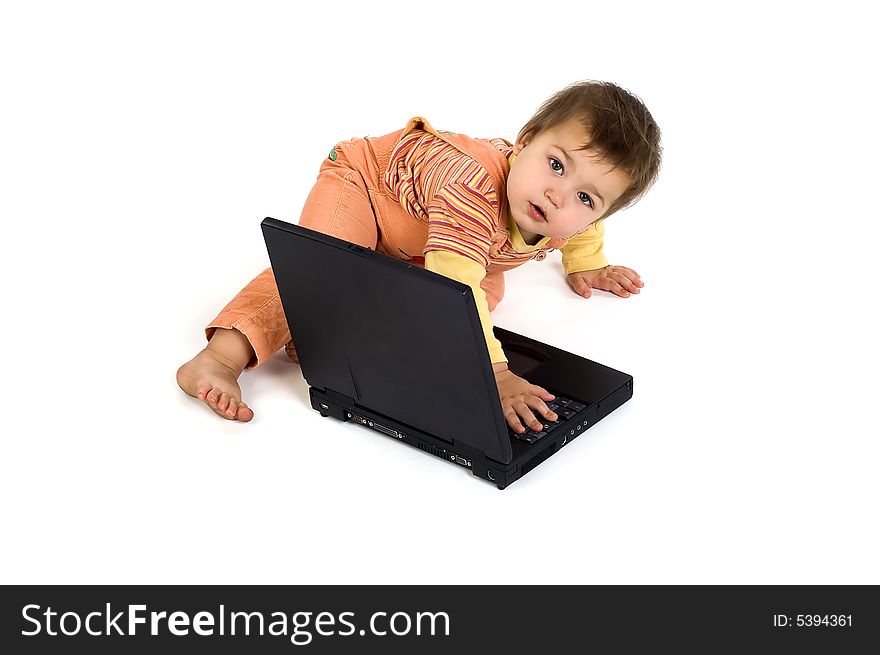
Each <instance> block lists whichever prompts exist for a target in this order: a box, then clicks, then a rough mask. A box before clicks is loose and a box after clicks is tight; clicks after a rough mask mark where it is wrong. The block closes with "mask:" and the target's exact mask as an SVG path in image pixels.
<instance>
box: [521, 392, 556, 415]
mask: <svg viewBox="0 0 880 655" xmlns="http://www.w3.org/2000/svg"><path fill="white" fill-rule="evenodd" d="M526 403H527V404H528V406H529V407H531V408H532V409H536V410H538V413H540V414H541V416H543V417H544V418H546V419H548V420H550V421H555V420H556V419H557V418H559V417H558V416H557V415H556V412H554V411H553V410H552V409H550V408H549V407H547V403H545V402H544V401H543V400H541V399H540V398H538V397H536V396H532V397H530V398H527V399H526Z"/></svg>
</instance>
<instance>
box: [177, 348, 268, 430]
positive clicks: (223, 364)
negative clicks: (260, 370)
mask: <svg viewBox="0 0 880 655" xmlns="http://www.w3.org/2000/svg"><path fill="white" fill-rule="evenodd" d="M239 375H241V369H240V368H238V367H237V366H236V365H235V363H234V362H233V361H232V360H230V359H227V358H226V357H224V356H223V355H221V354H219V353H217V352H215V351H213V350H211V349H209V348H205V349H204V350H203V351H202V352H200V353H199V354H198V355H196V356H195V357H193V358H192V359H191V360H189V361H188V362H187V363H186V364H184V365H183V366H181V367H180V368H179V369H177V384H179V385H180V388H181V389H183V390H184V391H185V392H186V393H188V394H189V395H190V396H193V397H194V398H198V399H199V400H204V401H205V404H206V405H207V406H208V407H210V408H211V409H212V410H213V411H214V412H216V413H217V414H219V415H220V416H222V417H223V418H225V419H229V420H230V421H236V420H238V421H245V422H247V421H250V420H251V419H252V418H253V417H254V412H253V411H252V410H251V408H250V407H248V406H247V404H246V403H243V402H242V401H241V387H239V386H238V376H239Z"/></svg>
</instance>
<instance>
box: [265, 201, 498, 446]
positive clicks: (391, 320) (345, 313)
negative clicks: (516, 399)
mask: <svg viewBox="0 0 880 655" xmlns="http://www.w3.org/2000/svg"><path fill="white" fill-rule="evenodd" d="M262 229H263V237H264V239H265V241H266V248H267V250H268V252H269V259H270V261H271V263H272V270H273V272H274V274H275V280H276V282H277V284H278V291H279V293H280V294H281V302H282V304H283V306H284V313H285V315H286V317H287V322H288V325H289V327H290V333H291V336H292V337H293V342H294V345H295V346H296V352H297V355H298V357H299V360H300V365H301V366H302V372H303V376H304V377H305V379H306V381H307V382H308V383H309V384H310V385H311V386H313V387H317V388H319V389H330V390H332V391H335V392H337V393H341V394H344V395H345V396H348V397H349V398H351V399H352V400H353V401H354V402H355V403H356V404H357V405H360V406H362V407H365V408H368V409H370V410H372V411H373V412H377V413H379V414H384V415H385V416H388V417H389V418H392V419H394V420H395V421H398V422H400V423H403V424H406V425H410V426H412V427H415V428H417V429H419V430H422V431H423V432H426V433H428V434H430V435H431V436H434V437H437V438H440V439H443V440H445V441H448V442H450V443H454V442H456V441H460V442H463V443H466V444H468V445H469V446H472V447H474V448H477V449H479V450H481V451H483V452H484V453H485V454H486V456H487V457H490V458H492V459H494V460H496V461H499V462H505V463H506V462H509V461H510V460H511V458H512V450H511V445H510V437H509V435H508V432H507V427H506V424H505V422H504V417H503V416H502V414H501V403H500V401H499V399H498V390H497V387H496V386H495V382H494V375H493V373H492V365H491V362H490V361H489V354H488V351H487V348H486V340H485V337H484V336H483V331H482V327H481V325H480V320H479V314H478V313H477V308H476V305H475V303H474V300H473V292H472V291H471V289H470V287H468V286H467V285H465V284H462V283H460V282H456V281H455V280H451V279H449V278H446V277H444V276H442V275H438V274H436V273H432V272H430V271H426V270H424V269H422V268H420V267H418V266H415V265H412V264H409V263H407V262H404V261H401V260H398V259H394V258H392V257H388V256H387V255H384V254H382V253H379V252H375V251H373V250H370V249H368V248H362V247H360V246H356V245H353V244H351V243H349V242H347V241H343V240H341V239H336V238H334V237H331V236H328V235H326V234H322V233H320V232H315V231H313V230H309V229H306V228H303V227H300V226H298V225H292V224H290V223H285V222H284V221H279V220H277V219H274V218H266V219H265V220H264V221H263V222H262Z"/></svg>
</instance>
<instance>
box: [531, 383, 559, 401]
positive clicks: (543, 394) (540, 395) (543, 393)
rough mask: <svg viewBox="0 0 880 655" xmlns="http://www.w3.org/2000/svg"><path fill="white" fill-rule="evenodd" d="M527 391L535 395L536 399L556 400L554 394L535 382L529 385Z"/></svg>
mask: <svg viewBox="0 0 880 655" xmlns="http://www.w3.org/2000/svg"><path fill="white" fill-rule="evenodd" d="M529 392H530V393H532V394H534V395H535V396H537V399H538V400H556V396H554V395H553V394H552V393H550V392H549V391H547V390H546V389H545V388H544V387H539V386H538V385H537V384H533V385H531V387H530V388H529Z"/></svg>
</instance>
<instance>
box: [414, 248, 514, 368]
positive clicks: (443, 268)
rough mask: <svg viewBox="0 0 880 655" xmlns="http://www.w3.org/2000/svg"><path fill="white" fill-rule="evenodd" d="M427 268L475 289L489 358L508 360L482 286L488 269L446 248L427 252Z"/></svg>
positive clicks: (495, 361)
mask: <svg viewBox="0 0 880 655" xmlns="http://www.w3.org/2000/svg"><path fill="white" fill-rule="evenodd" d="M425 268H427V269H428V270H429V271H433V272H434V273H439V274H440V275H443V276H445V277H448V278H452V279H453V280H457V281H459V282H462V283H464V284H466V285H468V286H469V287H470V288H471V289H472V290H473V292H474V300H475V301H476V303H477V312H478V313H479V315H480V324H481V325H482V326H483V335H484V336H485V337H486V345H487V346H488V347H489V359H490V361H491V362H492V363H493V364H498V363H499V362H506V361H507V357H506V356H505V355H504V350H503V349H502V348H501V342H500V341H498V339H496V338H495V334H494V332H492V319H491V318H490V316H489V304H488V303H487V302H486V292H485V291H483V288H482V287H481V286H480V282H482V281H483V278H484V277H486V269H485V268H483V267H482V266H480V265H479V264H478V263H477V262H475V261H474V260H472V259H468V258H467V257H462V256H461V255H456V254H455V253H453V252H449V251H446V250H429V251H428V252H426V253H425Z"/></svg>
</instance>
